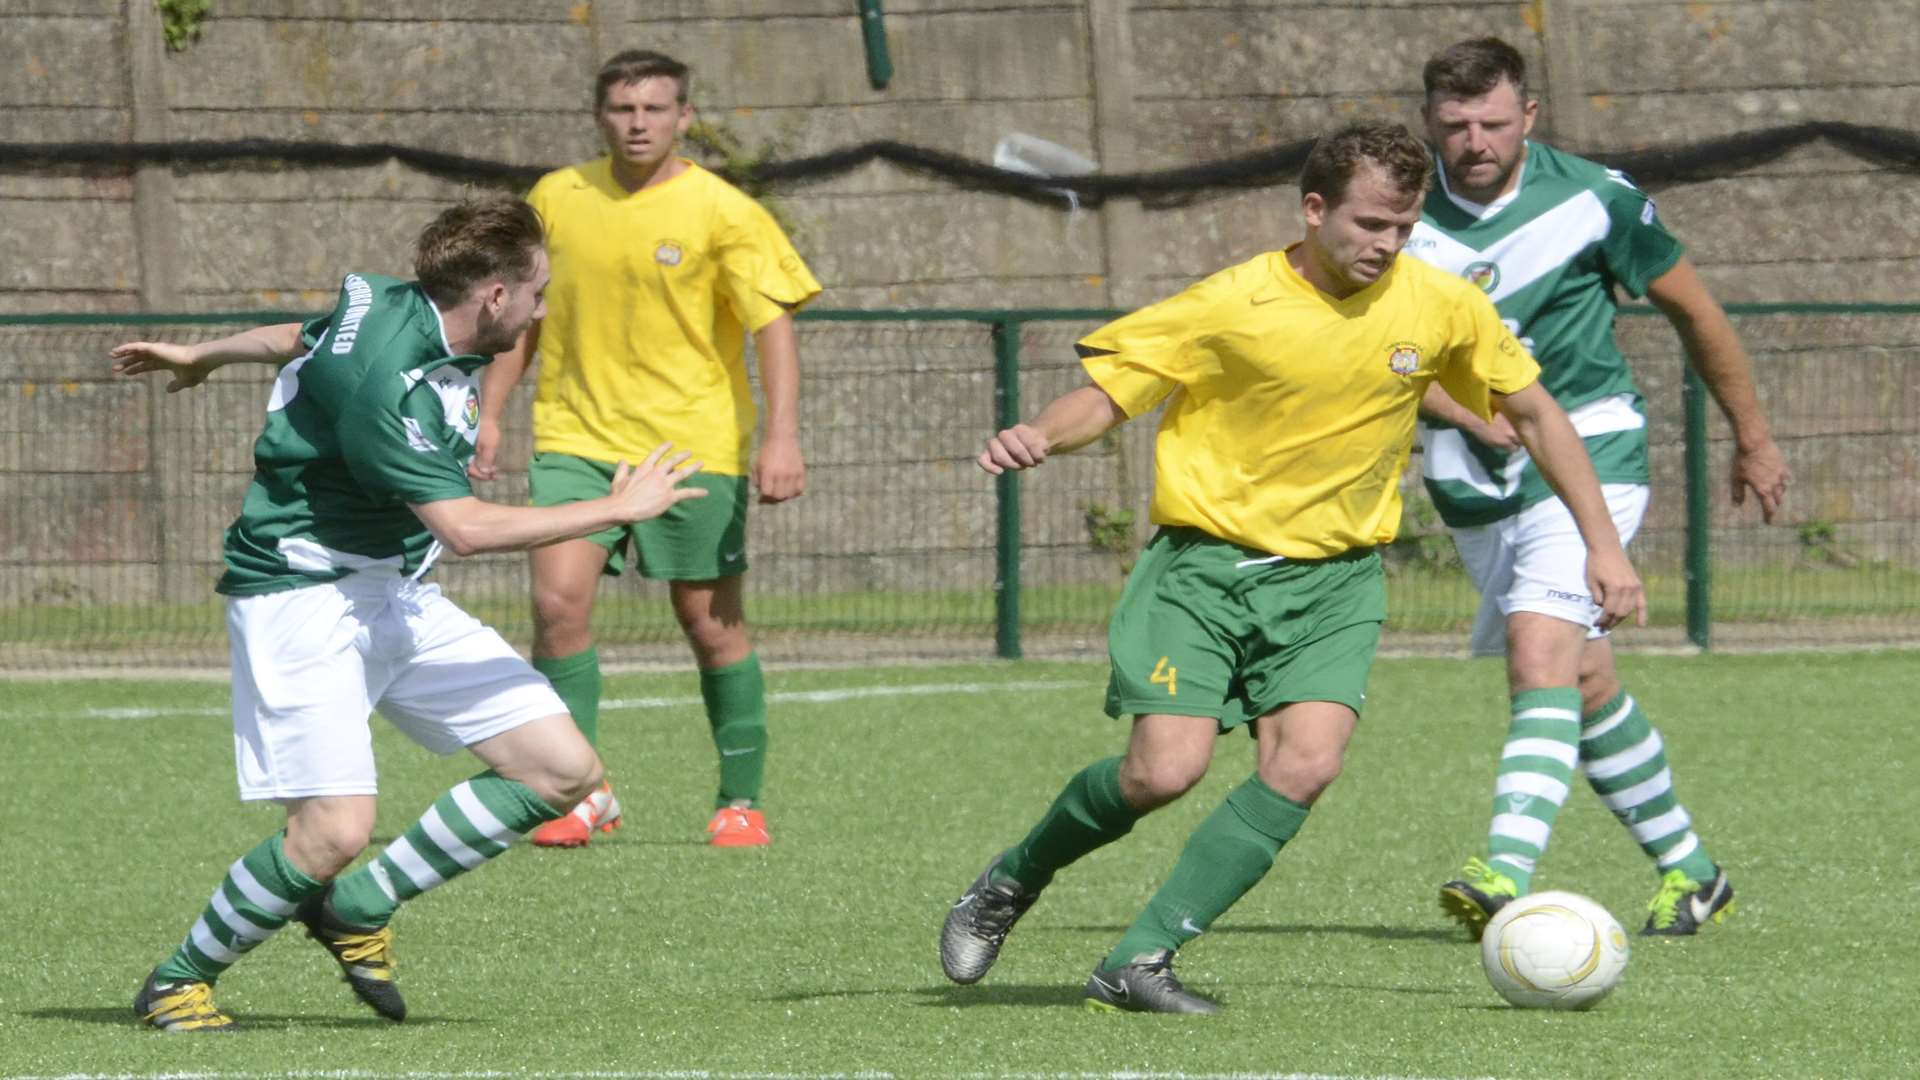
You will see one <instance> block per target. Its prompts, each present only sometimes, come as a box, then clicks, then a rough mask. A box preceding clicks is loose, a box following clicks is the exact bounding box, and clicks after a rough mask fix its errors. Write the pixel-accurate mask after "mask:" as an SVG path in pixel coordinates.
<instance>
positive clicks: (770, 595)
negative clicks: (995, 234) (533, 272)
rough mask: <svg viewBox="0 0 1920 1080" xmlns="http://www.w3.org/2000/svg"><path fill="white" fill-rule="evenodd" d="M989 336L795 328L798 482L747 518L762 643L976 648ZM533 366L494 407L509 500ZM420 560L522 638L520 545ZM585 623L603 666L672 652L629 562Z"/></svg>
mask: <svg viewBox="0 0 1920 1080" xmlns="http://www.w3.org/2000/svg"><path fill="white" fill-rule="evenodd" d="M990 336H991V331H990V328H989V327H987V326H985V325H982V324H975V323H966V322H941V323H914V322H909V321H897V322H858V323H822V322H809V323H808V324H807V325H806V326H805V327H804V328H803V331H802V335H801V356H802V376H801V394H802V410H801V412H802V422H801V430H800V438H801V452H802V454H803V455H804V457H805V460H806V464H807V489H806V494H804V495H802V496H801V497H800V498H798V499H795V500H793V501H791V502H788V503H784V504H780V505H775V506H762V505H753V506H751V507H750V508H749V510H748V515H747V536H748V539H747V553H746V557H745V559H746V562H747V564H748V566H749V570H748V572H747V575H746V582H747V619H748V622H749V624H750V626H751V627H752V629H753V633H754V636H755V638H756V639H757V641H758V645H759V648H760V650H761V651H762V652H763V653H765V654H767V655H769V656H772V657H778V658H783V659H807V660H814V659H817V660H848V659H855V660H857V659H859V658H861V657H865V656H882V657H885V656H893V657H897V656H903V655H908V656H910V655H922V654H928V653H952V654H959V655H971V656H985V655H990V651H991V648H992V640H993V620H994V589H993V583H994V545H993V536H994V493H993V485H992V483H991V479H990V478H989V477H988V476H986V474H984V473H982V472H981V471H980V470H979V469H977V468H976V467H975V466H974V465H973V456H974V455H975V454H976V453H977V452H978V448H979V444H980V441H981V440H982V439H983V438H984V436H985V434H986V433H987V432H988V431H990V430H992V423H993V349H992V344H991V340H990ZM534 379H535V375H533V374H531V373H530V374H529V376H528V378H527V379H526V380H525V381H524V382H523V383H522V385H521V387H520V388H519V389H518V390H517V391H516V397H515V400H514V401H513V402H512V403H511V404H510V405H509V406H508V411H507V416H508V421H507V423H508V437H507V439H506V446H505V448H504V450H503V451H502V454H501V465H502V470H503V472H505V473H506V475H504V476H503V477H502V478H501V479H500V480H498V481H495V482H494V483H492V484H490V485H486V486H483V487H482V488H481V489H480V494H481V495H482V496H483V497H486V498H491V499H498V500H500V501H503V502H524V501H525V499H526V493H527V488H526V473H525V470H526V462H527V459H528V456H529V452H530V448H531V442H530V439H529V438H528V436H527V431H526V427H527V423H528V414H529V402H530V399H531V388H532V385H533V383H534ZM756 389H757V388H756ZM438 573H439V574H440V575H441V578H442V580H443V581H444V582H445V583H446V588H447V592H448V594H449V595H451V596H452V597H454V598H455V599H456V600H458V601H459V602H461V603H462V604H463V605H466V606H467V607H468V608H469V610H472V611H473V612H474V613H475V614H477V615H480V616H481V617H482V618H485V619H486V620H488V621H489V622H490V623H492V624H493V625H495V626H496V627H498V628H499V629H500V630H501V631H502V632H503V633H505V634H506V635H507V636H508V638H509V640H512V641H515V642H516V643H525V642H527V641H529V640H531V637H532V625H531V618H530V611H529V606H528V600H527V596H528V592H527V590H528V585H529V581H528V575H527V569H526V557H525V556H519V555H516V556H490V557H480V558H474V559H466V560H461V561H460V562H458V563H455V564H450V565H448V566H447V567H446V568H445V569H444V570H441V571H438ZM593 626H594V633H595V636H596V639H597V641H598V642H599V645H600V648H601V650H602V653H603V655H605V656H608V657H609V658H610V659H612V660H614V661H616V662H618V661H620V660H653V659H664V660H673V661H680V660H683V659H685V658H686V657H687V655H688V653H687V649H686V646H685V644H683V643H682V640H681V635H680V631H679V629H678V625H677V623H676V622H675V621H674V617H673V613H672V610H671V606H670V604H669V602H668V597H667V590H666V588H665V586H663V585H660V584H658V583H655V582H650V581H646V580H644V579H642V578H640V577H638V576H637V575H634V574H631V573H629V574H627V575H626V576H624V577H621V578H619V579H617V580H615V579H607V580H604V581H603V582H602V583H601V587H600V593H599V598H598V601H597V603H596V606H595V610H594V621H593Z"/></svg>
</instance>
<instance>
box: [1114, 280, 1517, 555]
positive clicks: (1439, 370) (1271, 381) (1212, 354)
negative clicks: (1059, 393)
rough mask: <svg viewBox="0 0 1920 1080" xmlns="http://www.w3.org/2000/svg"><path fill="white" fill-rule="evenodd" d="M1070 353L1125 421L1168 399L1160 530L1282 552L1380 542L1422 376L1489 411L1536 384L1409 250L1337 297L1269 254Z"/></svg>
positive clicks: (1487, 318) (1509, 339) (1510, 344)
mask: <svg viewBox="0 0 1920 1080" xmlns="http://www.w3.org/2000/svg"><path fill="white" fill-rule="evenodd" d="M1289 250H1291V249H1289ZM1078 347H1079V350H1080V353H1081V356H1082V364H1083V365H1084V366H1085V368H1086V370H1087V374H1088V375H1089V376H1091V377H1092V379H1093V381H1094V382H1095V383H1096V384H1098V385H1099V386H1100V388H1101V389H1103V390H1105V391H1106V392H1107V394H1108V395H1110V396H1111V397H1112V398H1113V400H1114V402H1115V403H1116V404H1118V405H1119V406H1120V408H1121V409H1122V410H1124V411H1125V412H1126V414H1127V415H1128V416H1129V417H1133V416H1138V415H1140V414H1141V413H1143V412H1147V411H1148V410H1150V409H1152V408H1153V407H1154V406H1156V405H1158V404H1160V402H1162V401H1163V400H1167V399H1168V398H1169V397H1170V398H1171V400H1170V401H1167V408H1166V412H1165V414H1164V416H1163V417H1162V419H1161V421H1160V431H1159V434H1158V436H1157V437H1156V440H1155V445H1154V485H1153V506H1152V510H1151V514H1150V517H1151V519H1152V520H1153V521H1154V522H1155V523H1156V524H1160V525H1187V526H1192V527H1194V528H1198V529H1202V530H1205V531H1206V532H1208V533H1210V534H1212V535H1214V536H1217V537H1219V538H1221V539H1223V540H1230V541H1232V542H1234V543H1236V544H1241V545H1243V546H1245V547H1250V548H1254V549H1256V550H1259V551H1266V552H1271V553H1272V554H1275V555H1284V556H1286V557H1288V558H1296V559H1318V558H1327V557H1329V556H1333V555H1338V554H1340V553H1341V552H1344V551H1348V550H1350V549H1353V548H1362V547H1372V546H1375V545H1378V544H1384V543H1386V542H1387V541H1389V540H1392V539H1393V537H1394V534H1395V532H1396V531H1397V530H1398V529H1399V526H1400V485H1399V481H1400V473H1401V470H1403V469H1404V468H1406V464H1407V456H1408V454H1409V453H1410V452H1411V449H1412V446H1413V433H1414V419H1415V416H1416V414H1417V412H1418V410H1419V406H1420V398H1421V395H1422V394H1424V393H1425V392H1426V388H1427V385H1428V384H1429V383H1431V382H1433V381H1434V380H1435V379H1438V380H1439V381H1440V384H1441V386H1442V387H1444V388H1445V389H1446V391H1447V393H1448V394H1450V395H1451V396H1452V397H1453V399H1454V400H1455V401H1458V402H1460V403H1461V404H1462V405H1465V406H1466V407H1467V408H1469V409H1472V410H1473V411H1474V412H1475V413H1477V414H1479V415H1480V416H1482V417H1491V415H1492V414H1491V412H1490V410H1491V408H1492V398H1491V396H1490V395H1491V394H1492V393H1502V394H1508V393H1512V392H1514V391H1516V390H1520V389H1523V388H1525V387H1526V386H1527V385H1528V384H1530V383H1532V382H1534V381H1535V380H1536V379H1538V378H1539V377H1540V367H1539V365H1538V364H1536V363H1534V360H1533V358H1532V357H1531V356H1529V355H1528V354H1527V351H1526V350H1525V349H1524V348H1522V347H1521V346H1520V343H1519V342H1517V341H1515V340H1514V337H1513V335H1512V334H1511V333H1509V332H1508V331H1507V328H1506V327H1505V326H1504V325H1502V324H1501V322H1500V316H1499V315H1498V314H1497V313H1496V312H1495V311H1494V308H1493V304H1492V302H1490V301H1489V300H1488V299H1487V297H1486V296H1485V294H1483V293H1482V292H1481V291H1480V290H1479V289H1478V288H1476V287H1475V286H1474V285H1473V284H1472V283H1470V282H1468V281H1466V280H1465V279H1463V278H1459V277H1456V276H1454V275H1452V274H1448V273H1444V272H1442V271H1439V270H1436V269H1434V268H1433V267H1431V266H1428V265H1426V264H1425V263H1422V262H1420V261H1419V260H1417V259H1411V258H1396V259H1395V260H1394V261H1393V264H1392V265H1391V266H1389V267H1388V268H1387V271H1386V273H1384V274H1382V275H1381V276H1380V277H1379V278H1378V279H1377V280H1375V281H1374V282H1373V283H1372V284H1370V285H1368V286H1367V287H1366V288H1364V289H1362V290H1360V291H1359V292H1357V293H1354V294H1353V295H1351V296H1349V297H1347V298H1345V299H1335V298H1333V297H1332V296H1329V295H1327V294H1326V293H1323V292H1321V291H1320V290H1319V289H1317V288H1315V287H1314V286H1313V285H1312V284H1310V283H1309V282H1307V281H1306V279H1304V278H1302V277H1301V276H1300V274H1299V273H1298V272H1297V271H1295V270H1294V268H1293V267H1292V265H1291V264H1289V263H1288V262H1287V256H1286V253H1285V252H1278V251H1276V252H1269V253H1267V254H1265V255H1262V256H1260V257H1258V258H1256V259H1253V260H1251V261H1249V262H1245V263H1241V264H1240V265H1238V266H1233V267H1229V268H1228V269H1226V270H1222V271H1221V272H1219V273H1217V274H1215V275H1213V276H1212V277H1209V278H1207V279H1206V280H1204V281H1201V282H1199V283H1198V284H1196V285H1193V286H1192V287H1190V288H1188V289H1187V290H1186V291H1184V292H1181V293H1179V294H1177V295H1175V296H1173V297H1170V298H1168V299H1166V300H1162V301H1160V302H1159V303H1157V304H1153V305H1151V306H1148V307H1144V308H1141V309H1140V310H1139V311H1136V312H1134V313H1133V314H1131V315H1127V316H1125V317H1123V318H1120V319H1116V320H1115V321H1113V322H1111V323H1108V324H1107V325H1106V326H1104V327H1102V328H1100V329H1099V330H1097V331H1095V332H1094V333H1092V334H1090V335H1088V336H1087V337H1085V338H1083V339H1081V341H1080V342H1079V346H1078Z"/></svg>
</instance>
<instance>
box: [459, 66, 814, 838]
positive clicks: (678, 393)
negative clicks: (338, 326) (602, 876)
mask: <svg viewBox="0 0 1920 1080" xmlns="http://www.w3.org/2000/svg"><path fill="white" fill-rule="evenodd" d="M689 78H690V76H689V72H688V70H687V67H686V65H684V64H682V63H680V62H679V61H677V60H674V59H673V58H672V57H669V56H664V55H662V54H660V53H654V52H638V51H634V52H623V53H620V54H619V55H617V56H615V57H613V58H612V59H611V60H609V61H607V63H606V64H605V65H603V66H602V67H601V69H600V72H599V74H598V75H597V77H596V79H595V85H594V109H595V115H596V117H597V118H598V121H599V125H600V132H601V135H602V136H603V137H604V139H605V140H606V144H607V154H606V156H604V157H601V158H598V159H595V160H593V161H588V162H584V163H582V164H579V165H574V166H570V167H568V168H565V169H560V170H558V171H556V172H552V173H549V174H548V175H546V176H544V177H542V178H541V179H540V181H539V182H538V183H537V184H535V185H534V187H533V191H532V192H531V193H529V195H528V196H527V201H528V202H529V203H531V204H532V205H533V207H534V209H536V210H538V211H539V212H540V216H541V219H542V220H543V221H544V222H545V223H546V228H547V250H548V252H549V253H550V254H551V256H552V259H553V282H552V284H551V285H549V286H548V289H547V315H546V318H545V319H544V320H542V321H541V322H539V323H536V324H535V325H534V326H533V328H532V329H531V330H530V331H529V332H528V334H527V335H526V337H525V338H524V339H523V340H522V341H521V343H520V345H519V346H518V347H516V348H515V350H514V351H512V352H510V353H507V354H504V355H502V356H501V357H499V358H498V359H497V360H496V361H495V362H494V364H493V366H492V367H491V368H490V369H489V370H488V373H487V376H486V381H485V383H484V385H483V388H482V393H481V427H480V435H479V442H478V444H477V452H476V454H475V457H474V465H473V471H474V474H475V475H476V476H479V477H482V478H486V477H490V476H492V475H493V474H494V472H495V469H496V465H495V461H494V456H495V454H496V453H497V452H498V449H499V440H500V428H501V416H502V413H503V411H504V409H505V406H506V401H507V397H508V394H509V393H510V392H511V391H512V389H513V387H514V385H515V384H516V383H517V382H518V381H519V380H520V378H521V376H522V375H523V374H524V373H525V371H526V369H527V366H528V363H529V361H530V358H531V357H532V356H533V354H534V352H535V351H536V350H538V352H539V355H540V358H541V362H540V377H539V383H538V388H537V391H536V393H535V396H534V404H533V438H534V455H533V463H532V466H531V468H530V469H529V482H530V485H531V488H532V496H533V503H534V505H536V506H555V505H560V504H565V503H572V502H576V501H580V500H584V499H592V498H597V497H599V496H601V495H604V494H605V493H606V488H607V484H608V483H609V481H610V479H611V477H612V471H611V470H612V468H613V463H615V462H617V461H620V460H622V459H626V460H631V461H637V460H640V459H641V458H644V457H645V456H646V453H645V451H647V450H651V449H652V448H654V447H656V446H659V445H661V444H662V443H670V444H672V445H673V446H674V448H675V449H676V450H677V451H690V452H691V453H692V454H693V457H694V459H695V460H697V461H700V462H702V463H703V465H704V471H703V472H701V473H700V474H698V477H703V478H704V479H698V478H697V479H696V480H695V483H697V484H699V486H702V487H704V488H706V489H707V491H708V497H707V498H705V499H694V500H689V501H687V502H684V503H681V504H680V507H681V509H680V510H679V511H676V512H673V513H670V514H668V515H665V516H663V517H661V518H658V519H656V520H654V521H650V522H648V523H647V526H646V527H644V528H619V529H608V530H606V531H605V532H602V533H596V534H595V535H593V536H589V537H586V538H585V539H581V540H574V541H569V542H566V543H562V544H555V545H552V546H550V547H544V548H538V549H536V550H534V552H533V553H532V565H533V611H534V642H533V657H534V666H535V667H536V668H538V669H539V670H540V671H541V672H542V673H543V674H545V675H546V676H547V678H549V679H550V680H552V682H553V685H554V689H555V690H557V691H558V692H559V694H560V697H561V699H562V700H564V701H565V702H566V703H567V707H568V709H569V710H570V711H571V712H572V714H573V718H574V722H575V723H577V724H578V725H579V726H580V729H581V731H582V732H583V733H584V734H585V735H586V736H587V740H588V741H589V742H593V743H595V745H596V746H597V745H598V734H599V732H598V729H599V702H600V687H601V679H600V661H599V654H598V652H597V651H596V650H595V648H594V641H593V633H592V629H591V625H590V620H591V616H592V613H593V601H594V594H595V590H596V587H597V585H598V583H599V579H600V577H601V575H602V574H610V575H618V574H619V573H620V572H621V570H622V569H624V568H625V567H626V565H627V563H628V560H629V559H631V560H632V562H633V563H634V566H635V568H636V569H637V570H638V572H639V573H640V574H641V575H642V576H645V577H649V578H653V579H655V580H665V581H666V582H668V587H669V593H670V596H671V598H672V603H673V611H674V615H675V616H676V617H677V619H678V620H679V622H680V626H681V629H682V630H683V631H684V632H685V633H686V637H687V642H688V644H690V645H691V646H692V647H693V653H694V659H695V661H696V663H697V664H698V665H699V668H700V692H701V696H702V697H703V698H704V699H705V702H706V710H707V718H708V721H709V723H710V725H711V728H712V731H713V740H714V744H715V747H716V749H717V750H718V753H719V762H720V784H719V793H718V796H717V797H716V799H715V809H714V814H713V817H712V818H711V819H710V820H709V822H708V825H707V833H708V839H709V841H710V842H711V843H713V844H714V845H716V846H720V847H746V846H757V845H762V844H766V843H768V842H769V839H770V838H769V835H768V832H767V823H766V818H765V816H764V814H763V813H762V811H761V810H760V809H759V807H758V802H759V799H760V795H761V784H762V780H763V778H764V776H765V771H766V753H767V722H766V716H767V708H766V687H765V683H764V680H763V679H762V677H761V673H760V662H759V659H758V658H757V657H756V656H755V654H754V651H753V642H752V639H751V638H750V636H749V634H748V630H747V622H746V612H745V607H744V604H743V601H742V596H741V575H742V574H743V573H744V572H745V571H746V569H747V560H746V516H747V495H748V490H747V489H748V486H749V484H751V485H752V486H753V487H754V488H757V489H758V491H759V497H760V501H761V502H763V503H778V502H785V501H786V500H788V499H791V498H794V497H795V496H797V495H799V494H800V493H801V492H802V491H803V490H804V489H805V487H806V465H805V462H804V461H803V460H802V458H801V454H800V420H799V395H800V354H799V341H798V338H797V336H796V334H795V332H794V325H793V314H792V313H793V312H794V311H795V310H797V309H798V308H799V307H800V306H801V305H802V304H804V303H806V302H807V301H808V300H810V299H812V298H813V297H814V296H815V295H817V294H818V293H819V291H820V285H819V283H818V282H816V281H815V280H814V279H813V275H812V274H811V273H809V272H808V270H807V267H806V264H805V263H803V262H802V261H801V260H800V256H799V255H798V254H797V253H796V252H795V251H794V249H793V245H792V244H791V243H789V242H788V240H787V237H786V236H785V235H784V234H783V233H782V232H781V231H780V227H779V226H778V225H777V224H775V222H774V220H773V218H772V217H771V216H770V215H769V214H768V213H767V212H766V211H765V210H764V209H762V208H761V207H760V206H759V205H758V204H757V203H755V202H754V201H753V200H752V199H751V198H749V197H748V196H746V195H745V194H743V193H742V192H740V191H739V190H737V189H736V188H734V187H733V186H732V185H730V184H728V183H727V182H726V181H724V180H721V179H720V178H719V177H717V176H715V175H713V174H712V173H710V172H708V171H707V170H705V169H703V168H701V167H700V166H699V165H697V164H695V163H694V162H692V161H689V160H687V159H686V158H683V157H680V156H679V155H678V153H677V152H676V150H677V148H678V145H679V140H680V137H681V136H682V135H684V134H685V133H686V131H687V128H688V126H689V125H691V124H692V122H693V107H692V106H691V105H690V104H689V103H688V83H689ZM749 334H751V335H752V336H753V343H754V349H755V352H756V354H757V356H758V358H759V367H760V382H761V387H762V390H763V392H764V395H765V398H766V403H767V418H766V419H767V431H766V441H765V444H764V445H763V446H761V448H760V452H759V455H758V457H755V456H754V455H753V452H752V440H753V429H754V425H755V422H756V420H757V418H758V417H757V411H756V409H755V407H754V402H753V394H752V392H751V390H750V389H749V386H748V382H747V369H746V360H745V345H746V338H747V335H749ZM641 448H644V450H643V449H641ZM696 507H697V508H698V509H696ZM619 820H620V805H619V802H618V801H617V800H616V799H615V798H614V795H613V790H612V787H611V786H610V785H603V786H602V788H601V790H599V791H598V792H596V793H595V794H594V795H593V796H591V797H590V798H588V799H587V800H585V801H583V802H582V803H581V804H580V806H579V807H578V808H576V810H575V812H574V813H573V814H570V815H568V816H567V817H565V818H562V819H560V820H559V821H555V822H552V823H550V824H549V825H547V826H544V827H542V828H541V829H539V830H538V831H536V832H535V833H534V835H533V842H534V843H535V844H538V845H541V846H543V847H577V846H580V845H584V844H585V843H586V842H587V840H588V838H589V837H591V836H592V835H593V833H594V832H595V831H596V830H600V831H605V830H609V829H612V828H613V827H614V826H615V825H617V824H618V823H619Z"/></svg>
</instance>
